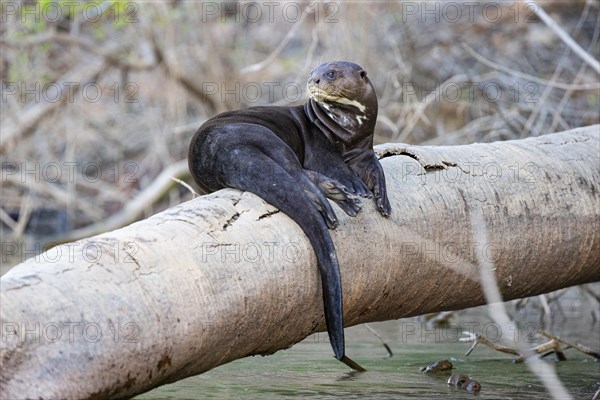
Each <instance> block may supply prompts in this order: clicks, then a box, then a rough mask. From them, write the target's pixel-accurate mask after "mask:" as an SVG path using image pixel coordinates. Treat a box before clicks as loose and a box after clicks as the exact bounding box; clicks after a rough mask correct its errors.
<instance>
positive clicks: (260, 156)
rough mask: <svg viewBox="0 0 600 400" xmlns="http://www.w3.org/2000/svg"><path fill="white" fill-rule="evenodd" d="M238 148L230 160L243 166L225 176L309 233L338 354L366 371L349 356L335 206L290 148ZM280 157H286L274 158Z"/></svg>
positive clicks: (327, 323)
mask: <svg viewBox="0 0 600 400" xmlns="http://www.w3.org/2000/svg"><path fill="white" fill-rule="evenodd" d="M236 150H239V153H240V154H244V157H243V158H241V159H240V158H233V157H234V156H232V158H231V159H230V160H229V161H230V162H231V163H237V164H238V165H237V166H236V168H234V169H233V170H232V171H237V173H226V174H225V175H226V176H221V177H220V179H221V180H222V181H223V182H224V183H226V184H227V186H230V187H234V188H237V189H240V190H245V191H249V192H252V193H254V194H256V195H258V196H260V197H261V198H263V199H264V200H265V201H267V202H268V203H270V204H272V205H273V206H275V207H277V208H278V209H279V210H280V211H282V212H283V213H284V214H286V215H288V216H289V217H290V218H291V219H292V220H294V221H295V222H296V223H297V224H298V225H299V226H300V228H301V229H302V230H303V231H304V233H305V234H306V236H307V237H308V239H309V241H310V243H311V245H312V247H313V250H314V252H315V255H316V257H317V264H318V267H319V275H320V276H321V285H322V289H323V308H324V313H325V323H326V325H327V332H328V335H329V340H330V343H331V347H332V349H333V352H334V354H335V358H337V359H338V360H340V361H342V362H343V363H345V364H346V365H348V366H349V367H350V368H352V369H355V370H357V371H364V368H362V367H361V366H360V365H358V364H357V363H355V362H354V361H352V360H350V359H349V358H348V357H346V355H345V343H344V325H343V306H342V287H341V276H340V269H339V264H338V260H337V255H336V252H335V246H334V244H333V241H332V239H331V236H330V234H329V230H328V225H332V224H334V223H337V219H336V218H335V213H334V211H333V209H332V208H331V205H330V204H329V202H328V201H327V199H326V198H325V196H324V195H323V193H321V191H320V190H319V189H318V187H317V186H316V185H315V184H314V183H313V182H312V181H311V180H310V179H309V178H308V176H307V175H306V174H305V172H304V170H303V169H302V166H301V165H300V163H299V162H298V161H297V159H291V158H289V157H285V154H286V151H285V150H282V151H281V153H280V155H279V156H275V155H273V154H270V155H267V154H265V153H264V152H263V151H262V150H261V149H259V148H256V147H254V146H252V145H246V146H238V147H237V149H236ZM292 154H293V153H292ZM276 157H279V158H281V159H276V160H274V159H273V158H276ZM246 161H248V162H246ZM266 170H268V171H272V172H273V173H272V174H271V175H270V177H265V171H266Z"/></svg>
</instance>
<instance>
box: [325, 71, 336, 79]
mask: <svg viewBox="0 0 600 400" xmlns="http://www.w3.org/2000/svg"><path fill="white" fill-rule="evenodd" d="M335 75H336V74H335V71H334V70H332V69H330V70H329V71H327V72H326V73H325V76H326V77H327V78H328V79H335Z"/></svg>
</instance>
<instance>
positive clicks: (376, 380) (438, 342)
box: [136, 309, 600, 399]
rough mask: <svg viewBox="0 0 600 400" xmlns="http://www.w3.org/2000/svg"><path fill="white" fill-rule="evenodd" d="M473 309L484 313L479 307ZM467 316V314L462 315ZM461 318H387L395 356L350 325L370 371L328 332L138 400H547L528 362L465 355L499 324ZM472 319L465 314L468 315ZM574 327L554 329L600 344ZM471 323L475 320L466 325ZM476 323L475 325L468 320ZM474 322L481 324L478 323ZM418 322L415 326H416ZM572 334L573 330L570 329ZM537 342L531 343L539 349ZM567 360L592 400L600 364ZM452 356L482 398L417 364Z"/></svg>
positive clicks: (570, 380) (587, 324) (593, 330)
mask: <svg viewBox="0 0 600 400" xmlns="http://www.w3.org/2000/svg"><path fill="white" fill-rule="evenodd" d="M474 310H475V311H474V312H470V314H475V315H477V314H478V313H479V314H483V313H482V311H481V309H479V310H477V309H474ZM589 315H590V314H588V316H589ZM463 317H464V318H463ZM461 318H463V321H462V322H456V324H455V325H453V326H451V327H450V328H447V329H446V330H445V331H444V330H438V331H435V330H426V329H421V327H422V326H423V327H424V325H421V324H420V323H419V322H417V320H416V319H408V320H401V321H388V322H384V323H378V324H372V325H371V326H372V327H374V328H375V329H377V330H378V332H379V333H380V334H381V335H382V336H383V337H384V339H385V340H386V341H387V342H388V344H389V345H390V347H391V348H392V350H393V351H394V353H395V354H394V357H392V358H385V356H386V352H385V350H384V348H383V346H381V344H380V342H379V341H378V340H377V338H376V337H375V336H373V335H372V334H371V333H370V332H369V331H368V330H367V329H366V328H365V327H364V326H357V327H353V328H349V329H347V330H346V336H347V337H346V340H347V343H348V350H347V353H348V355H350V356H351V357H352V358H354V359H355V360H356V361H358V362H359V363H360V364H361V365H363V366H364V367H365V368H367V369H368V371H367V372H365V373H353V372H349V370H348V369H347V368H346V367H345V366H343V365H342V364H341V363H339V362H337V361H336V360H335V359H333V357H332V356H331V349H330V348H329V345H328V343H326V342H324V339H325V335H324V334H318V335H313V336H311V337H309V338H307V339H306V340H304V341H303V342H301V343H299V344H297V345H295V346H294V347H293V348H291V349H288V350H285V351H280V352H278V353H276V354H274V355H271V356H268V357H260V356H259V357H250V358H246V359H242V360H237V361H235V362H232V363H229V364H227V365H223V366H221V367H218V368H216V369H214V370H211V371H209V372H207V373H205V374H202V375H199V376H195V377H191V378H188V379H185V380H182V381H179V382H176V383H174V384H170V385H165V386H162V387H160V388H157V389H155V390H153V391H151V392H148V393H145V394H143V395H140V396H138V397H136V399H205V398H206V399H226V398H248V399H254V398H260V399H280V398H318V399H328V398H345V399H346V398H370V399H398V398H414V399H434V398H440V399H441V398H443V399H465V398H470V397H477V398H481V399H549V398H550V396H549V395H548V393H547V392H546V390H545V388H544V386H543V384H542V383H541V382H540V381H539V379H538V378H537V377H536V376H535V375H534V374H533V373H531V372H530V370H529V369H528V367H527V366H526V365H524V364H513V363H512V359H513V357H511V356H510V355H508V354H502V353H498V352H496V351H493V350H491V349H489V348H486V347H484V346H482V345H479V346H477V348H476V349H475V350H474V351H473V352H472V353H471V355H469V356H468V357H465V356H464V354H465V352H466V351H467V350H468V348H469V347H470V344H467V343H460V342H458V340H456V336H457V334H459V333H460V332H459V330H460V329H462V328H464V327H465V326H471V327H472V329H473V330H474V331H475V332H477V331H479V330H486V331H487V335H488V337H490V338H494V336H496V335H497V333H496V332H497V331H496V330H495V327H494V326H493V325H491V324H489V322H486V320H485V318H481V317H480V318H479V319H474V318H473V317H471V316H469V311H467V314H466V316H465V315H463V314H461ZM465 318H466V319H465ZM569 320H570V322H569V324H564V323H558V324H555V325H558V326H554V327H551V329H552V330H553V332H555V333H561V334H564V333H568V334H569V335H570V339H572V340H580V341H581V342H582V343H584V344H587V345H588V346H591V347H595V348H597V347H598V344H599V342H600V336H599V335H600V334H599V333H598V329H599V326H598V322H597V321H596V322H594V321H592V319H591V318H582V319H569ZM465 321H470V322H465ZM535 321H536V322H529V323H528V324H529V325H527V324H525V325H522V326H525V328H526V329H523V330H522V331H521V332H520V333H519V334H515V332H509V333H507V335H510V337H512V338H515V337H517V338H519V340H520V342H521V344H524V343H523V342H525V341H527V340H528V339H530V337H529V336H528V335H527V332H528V328H527V327H528V326H534V325H535V326H537V323H538V320H537V319H536V320H535ZM469 324H471V325H469ZM474 324H475V325H474ZM415 327H417V328H418V329H417V331H414V328H415ZM567 331H568V332H567ZM534 345H536V343H526V344H525V347H533V346H534ZM566 356H567V358H568V360H567V361H564V362H560V363H558V362H555V361H553V357H552V356H550V357H546V358H544V360H545V362H547V363H549V364H552V365H553V366H554V367H555V368H556V371H557V374H558V376H559V378H560V380H561V381H562V383H563V384H564V386H565V387H566V388H567V390H568V391H569V392H570V393H571V395H572V396H573V398H574V399H591V398H592V396H593V395H594V392H595V391H596V388H595V384H596V382H598V381H599V380H600V363H598V362H595V361H594V360H593V358H591V357H588V356H585V355H583V354H581V353H579V352H577V351H575V350H566ZM440 359H450V360H451V361H452V363H453V364H454V370H453V372H456V371H460V372H463V373H466V374H468V375H470V376H471V377H472V378H473V379H476V380H477V381H478V382H479V383H480V384H481V386H482V390H481V392H480V393H479V394H478V395H473V394H467V393H466V392H464V391H460V390H456V389H453V388H451V387H449V386H448V385H447V384H446V380H447V379H448V377H449V376H450V372H447V373H439V374H436V375H425V374H422V373H421V372H419V367H421V366H424V365H426V364H428V363H430V362H432V361H436V360H440Z"/></svg>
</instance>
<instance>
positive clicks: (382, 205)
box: [188, 62, 391, 371]
mask: <svg viewBox="0 0 600 400" xmlns="http://www.w3.org/2000/svg"><path fill="white" fill-rule="evenodd" d="M307 89H308V95H309V101H308V102H307V103H306V104H305V105H303V106H295V107H250V108H247V109H243V110H237V111H229V112H225V113H222V114H219V115H217V116H215V117H213V118H211V119H209V120H208V121H206V122H205V123H204V124H203V125H202V126H201V127H200V128H199V129H198V131H197V132H196V133H195V135H194V137H193V138H192V141H191V144H190V148H189V158H188V161H189V168H190V172H191V174H192V176H193V178H194V180H195V181H196V183H197V184H198V185H199V186H200V187H201V188H202V189H203V190H204V191H205V192H213V191H216V190H219V189H222V188H225V187H231V188H236V189H239V190H244V191H249V192H252V193H254V194H256V195H258V196H260V197H262V198H263V199H264V200H265V201H267V202H268V203H270V204H271V205H273V206H275V207H277V208H278V209H279V210H280V211H282V212H283V213H285V214H286V215H288V216H289V217H290V218H292V219H293V220H294V221H295V222H296V223H297V224H298V225H299V226H300V227H301V228H302V230H303V231H304V233H305V234H306V236H307V237H308V239H309V241H310V243H311V245H312V247H313V249H314V251H315V253H316V256H317V263H318V266H319V271H320V276H321V284H322V287H323V303H324V309H325V322H326V325H327V332H328V334H329V338H330V342H331V346H332V348H333V351H334V353H335V357H336V358H337V359H338V360H340V361H342V362H344V363H345V364H346V365H348V366H349V367H350V368H352V369H355V370H359V371H362V370H364V369H363V368H362V367H361V366H360V365H358V364H357V363H355V362H354V361H352V360H351V359H350V358H348V357H347V356H346V355H345V346H344V329H343V317H342V316H343V310H342V288H341V280H340V270H339V265H338V259H337V256H336V252H335V248H334V245H333V241H332V239H331V236H330V234H329V231H328V228H329V229H334V228H336V227H337V225H338V220H337V217H336V215H335V213H334V211H333V208H332V207H331V205H330V204H329V202H328V201H327V199H326V198H325V197H329V198H330V199H332V200H333V201H335V202H336V203H337V204H338V205H339V206H340V208H342V210H344V212H346V213H347V214H348V215H350V216H356V215H357V214H358V212H359V211H360V208H361V205H360V201H359V199H358V197H357V196H362V197H371V195H372V196H373V197H374V199H375V203H376V205H377V208H378V210H379V212H380V213H381V214H382V215H384V216H385V217H387V216H389V215H390V212H391V207H390V203H389V201H388V198H387V194H386V187H385V177H384V174H383V169H382V168H381V165H380V164H379V161H378V159H377V157H376V156H375V153H374V152H373V130H374V128H375V122H376V119H377V96H376V95H375V90H374V89H373V86H372V85H371V82H370V81H369V78H368V77H367V73H366V72H365V70H364V69H363V68H361V67H360V66H358V65H356V64H354V63H350V62H329V63H325V64H322V65H320V66H318V67H317V68H315V69H314V70H313V71H312V72H311V73H310V77H309V79H308V84H307Z"/></svg>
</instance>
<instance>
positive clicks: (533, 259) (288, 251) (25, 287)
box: [0, 126, 600, 398]
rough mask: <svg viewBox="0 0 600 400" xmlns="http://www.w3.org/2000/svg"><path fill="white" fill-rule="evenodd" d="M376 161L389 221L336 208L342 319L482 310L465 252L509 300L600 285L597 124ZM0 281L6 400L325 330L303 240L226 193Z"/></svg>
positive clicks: (157, 378)
mask: <svg viewBox="0 0 600 400" xmlns="http://www.w3.org/2000/svg"><path fill="white" fill-rule="evenodd" d="M378 151H379V153H380V154H381V155H382V156H383V159H382V164H383V166H384V168H385V172H386V177H387V182H388V187H389V195H390V201H391V204H392V207H393V214H392V216H391V218H389V219H385V218H383V217H381V216H380V215H379V213H377V212H376V210H375V208H374V206H373V204H372V201H370V200H364V201H363V204H364V207H363V210H362V212H361V213H360V214H359V216H358V217H356V218H350V217H347V216H345V215H344V214H343V212H342V211H341V210H339V209H336V210H337V214H338V217H339V219H340V226H339V228H338V229H337V230H336V231H332V235H333V238H334V241H335V245H336V247H337V251H338V257H339V259H340V265H341V272H342V279H343V294H344V307H345V322H346V325H355V324H360V323H364V322H371V321H381V320H388V319H394V318H401V317H408V316H414V315H418V314H422V313H429V312H434V311H440V310H453V309H461V308H464V307H472V306H476V305H480V304H483V303H484V301H485V300H484V295H483V293H482V291H481V287H480V284H479V271H478V267H477V266H476V264H477V262H476V260H477V259H478V258H477V254H475V251H476V249H483V250H482V251H483V252H484V254H483V257H484V258H487V259H488V261H489V260H491V261H492V262H493V265H494V268H495V270H494V272H495V275H496V278H497V281H498V285H499V287H500V290H501V293H502V295H503V298H504V299H505V300H508V299H514V298H519V297H525V296H533V295H537V294H540V293H544V292H549V291H552V290H556V289H559V288H563V287H567V286H571V285H577V284H582V283H587V282H593V281H597V280H599V279H600V252H599V251H598V245H599V243H600V229H599V227H598V221H599V220H600V219H599V217H600V156H599V154H600V133H599V126H591V127H586V128H580V129H575V130H572V131H568V132H563V133H559V134H552V135H546V136H541V137H537V138H530V139H525V140H519V141H509V142H499V143H492V144H473V145H468V146H453V147H417V146H405V145H399V144H389V145H382V146H379V147H378ZM474 212H477V213H478V215H482V216H483V219H484V220H485V222H486V224H487V237H488V242H487V243H478V238H477V237H473V233H472V232H473V230H472V229H471V226H470V225H471V222H470V221H471V220H472V218H471V215H473V213H474ZM8 245H10V244H8ZM5 250H6V251H16V250H19V247H18V245H17V244H14V246H13V247H11V246H5ZM486 265H489V263H487V264H486ZM0 282H1V293H0V294H1V304H2V308H1V322H2V342H1V343H0V346H1V347H0V348H1V353H0V357H1V362H2V369H1V372H0V394H1V397H2V398H23V397H34V398H38V397H40V398H90V397H94V398H109V397H110V398H116V397H127V396H131V395H134V394H136V393H140V392H143V391H146V390H149V389H151V388H153V387H156V386H159V385H161V384H165V383H168V382H173V381H176V380H178V379H181V378H184V377H187V376H191V375H194V374H199V373H201V372H203V371H207V370H209V369H211V368H214V367H216V366H218V365H221V364H224V363H227V362H229V361H232V360H235V359H238V358H241V357H246V356H249V355H254V354H269V353H273V352H275V351H277V350H280V349H284V348H287V347H290V346H292V345H293V344H294V343H297V342H299V341H301V340H302V339H303V338H305V337H307V336H308V335H310V334H311V333H313V332H316V331H323V330H324V328H325V325H324V320H323V313H322V303H321V289H320V282H319V275H318V272H317V267H316V263H315V257H314V254H313V252H312V249H311V247H310V245H309V243H308V241H307V239H306V237H305V236H304V235H303V233H302V231H301V230H300V229H299V228H298V227H297V226H296V225H295V224H294V223H293V222H292V221H291V220H290V219H289V218H288V217H286V216H285V215H283V214H282V213H280V212H277V210H276V209H274V208H273V207H271V206H270V205H267V204H265V203H264V202H263V201H262V200H260V199H259V198H257V197H256V196H254V195H252V194H250V193H241V192H239V191H235V190H222V191H220V192H217V193H214V194H212V195H209V196H203V197H200V198H198V199H195V200H192V201H189V202H186V203H184V204H181V205H179V206H176V207H173V208H171V209H168V210H166V211H164V212H162V213H160V214H157V215H155V216H153V217H151V218H148V219H146V220H143V221H140V222H137V223H134V224H132V225H130V226H128V227H126V228H123V229H119V230H116V231H113V232H109V233H105V234H102V235H99V236H95V237H92V238H90V239H85V240H82V241H79V242H77V243H75V244H67V245H62V246H58V247H56V248H54V249H51V250H50V251H48V252H47V253H43V254H42V255H41V256H38V257H34V258H31V259H28V260H26V261H25V262H24V263H22V264H20V265H18V266H16V267H15V268H14V269H12V270H11V271H9V272H8V273H7V274H6V275H5V276H3V277H2V279H1V281H0ZM357 361H359V362H360V360H357ZM340 368H343V367H342V366H341V365H340Z"/></svg>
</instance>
